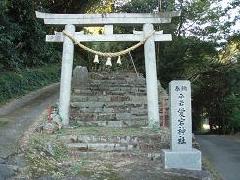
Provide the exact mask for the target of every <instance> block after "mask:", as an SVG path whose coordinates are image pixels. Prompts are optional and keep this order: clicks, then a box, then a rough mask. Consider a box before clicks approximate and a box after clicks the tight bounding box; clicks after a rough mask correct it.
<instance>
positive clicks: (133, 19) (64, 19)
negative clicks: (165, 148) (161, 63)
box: [36, 12, 180, 128]
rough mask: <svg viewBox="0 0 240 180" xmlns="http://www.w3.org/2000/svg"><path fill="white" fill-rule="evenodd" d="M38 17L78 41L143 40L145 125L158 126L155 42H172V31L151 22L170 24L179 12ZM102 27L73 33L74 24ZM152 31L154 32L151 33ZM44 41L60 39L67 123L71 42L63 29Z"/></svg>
mask: <svg viewBox="0 0 240 180" xmlns="http://www.w3.org/2000/svg"><path fill="white" fill-rule="evenodd" d="M36 16H37V18H41V19H44V23H45V24H51V25H65V31H66V32H67V33H68V34H69V35H71V36H73V37H74V38H75V39H76V40H78V42H94V41H95V42H97V41H98V42H107V41H109V42H113V41H115V42H116V41H119V42H120V41H138V42H139V41H144V39H145V38H146V37H149V38H147V40H146V41H145V43H144V54H145V68H146V84H147V104H148V124H149V127H150V128H153V127H158V128H159V126H160V122H159V121H160V119H159V105H158V86H157V70H156V53H155V42H156V41H171V40H172V36H171V34H163V32H162V31H159V32H154V26H153V25H154V24H162V23H171V19H172V17H176V16H180V12H165V13H157V14H136V13H118V14H115V13H112V14H48V13H41V12H36ZM117 24H121V25H122V24H124V25H143V31H133V34H114V33H113V25H117ZM76 25H77V26H83V27H86V26H104V28H105V31H104V34H103V35H88V34H84V33H83V32H75V26H76ZM153 32H154V33H153ZM46 41H47V42H63V55H62V70H61V85H60V99H59V114H60V116H61V118H62V120H63V125H64V126H68V124H69V108H70V97H71V80H72V68H73V54H74V42H73V41H72V40H71V38H69V37H68V36H66V35H64V34H63V33H62V32H57V33H55V35H47V36H46Z"/></svg>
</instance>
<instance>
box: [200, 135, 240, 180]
mask: <svg viewBox="0 0 240 180" xmlns="http://www.w3.org/2000/svg"><path fill="white" fill-rule="evenodd" d="M196 138H197V141H198V142H199V143H200V146H201V150H202V153H203V155H204V156H206V157H207V158H208V159H209V160H210V162H212V164H213V165H214V166H215V167H216V170H217V171H218V172H219V173H220V175H221V176H222V177H223V179H224V180H240V137H233V136H217V135H211V136H210V135H208V136H206V135H201V136H197V137H196Z"/></svg>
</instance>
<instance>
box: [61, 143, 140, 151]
mask: <svg viewBox="0 0 240 180" xmlns="http://www.w3.org/2000/svg"><path fill="white" fill-rule="evenodd" d="M66 146H67V148H70V149H75V150H80V151H131V150H133V149H134V148H137V147H135V146H134V145H132V144H120V143H69V144H66Z"/></svg>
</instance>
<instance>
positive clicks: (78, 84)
mask: <svg viewBox="0 0 240 180" xmlns="http://www.w3.org/2000/svg"><path fill="white" fill-rule="evenodd" d="M72 83H73V84H72V86H73V88H78V89H85V88H86V87H87V86H88V70H87V67H82V66H76V67H75V69H74V70H73V80H72Z"/></svg>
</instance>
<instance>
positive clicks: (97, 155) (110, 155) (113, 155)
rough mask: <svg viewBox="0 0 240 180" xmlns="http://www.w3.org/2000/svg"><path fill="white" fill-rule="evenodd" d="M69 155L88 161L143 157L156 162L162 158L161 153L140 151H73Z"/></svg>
mask: <svg viewBox="0 0 240 180" xmlns="http://www.w3.org/2000/svg"><path fill="white" fill-rule="evenodd" d="M69 155H70V156H71V157H72V158H73V159H78V158H81V159H88V160H95V159H108V160H111V159H117V158H119V159H120V158H124V157H127V158H134V157H142V158H148V159H151V160H156V159H160V158H161V153H160V152H158V151H156V152H146V153H143V152H140V151H133V150H132V151H128V152H126V151H125V152H124V151H123V152H96V151H92V152H91V151H87V152H82V151H74V150H71V151H70V152H69Z"/></svg>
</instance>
